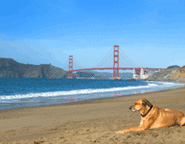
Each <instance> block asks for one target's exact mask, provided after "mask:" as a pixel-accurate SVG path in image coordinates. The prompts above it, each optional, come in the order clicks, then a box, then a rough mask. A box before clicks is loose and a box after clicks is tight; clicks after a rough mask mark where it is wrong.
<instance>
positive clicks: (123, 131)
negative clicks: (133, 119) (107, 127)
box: [116, 130, 127, 134]
mask: <svg viewBox="0 0 185 144" xmlns="http://www.w3.org/2000/svg"><path fill="white" fill-rule="evenodd" d="M126 132H127V130H122V131H117V132H116V133H121V134H124V133H126Z"/></svg>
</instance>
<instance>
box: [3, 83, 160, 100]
mask: <svg viewBox="0 0 185 144" xmlns="http://www.w3.org/2000/svg"><path fill="white" fill-rule="evenodd" d="M156 86H158V85H157V84H151V83H149V84H148V85H146V86H128V87H114V88H106V89H79V90H70V91H55V92H42V93H29V94H17V95H4V96H0V100H10V99H23V98H36V97H55V96H69V95H80V94H95V93H107V92H117V91H126V90H134V89H144V88H150V87H156Z"/></svg>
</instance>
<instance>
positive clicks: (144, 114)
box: [141, 105, 153, 117]
mask: <svg viewBox="0 0 185 144" xmlns="http://www.w3.org/2000/svg"><path fill="white" fill-rule="evenodd" d="M152 108H153V105H151V106H150V109H149V110H148V111H147V112H146V114H144V115H142V114H141V116H142V117H145V116H146V115H147V114H148V113H149V112H150V111H151V109H152Z"/></svg>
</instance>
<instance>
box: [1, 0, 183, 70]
mask: <svg viewBox="0 0 185 144" xmlns="http://www.w3.org/2000/svg"><path fill="white" fill-rule="evenodd" d="M114 45H119V47H120V49H121V50H122V51H123V52H124V53H126V55H127V56H128V57H129V58H130V59H131V61H132V62H133V63H134V66H135V67H155V68H166V67H168V66H170V65H179V66H183V65H185V1H184V0H116V1H115V0H26V1H25V0H16V1H15V0H6V1H1V2H0V57H3V58H13V59H15V60H16V61H18V62H21V63H29V64H49V63H50V64H52V65H54V66H57V67H60V68H63V69H66V68H67V63H68V56H69V55H73V57H74V59H75V60H76V61H77V62H78V63H79V64H80V65H81V66H83V67H93V66H94V65H98V62H100V61H101V60H102V59H103V58H104V57H105V56H106V55H107V54H108V53H109V51H111V50H112V51H113V46H114ZM109 61H111V62H112V58H111V60H110V59H109V60H107V63H110V62H109ZM120 63H121V61H120ZM110 65H111V63H110ZM120 65H121V64H120ZM122 65H123V64H122ZM125 66H126V64H125Z"/></svg>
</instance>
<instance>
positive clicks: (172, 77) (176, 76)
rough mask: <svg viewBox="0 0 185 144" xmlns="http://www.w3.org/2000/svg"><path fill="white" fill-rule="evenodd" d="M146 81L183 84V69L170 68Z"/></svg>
mask: <svg viewBox="0 0 185 144" xmlns="http://www.w3.org/2000/svg"><path fill="white" fill-rule="evenodd" d="M148 80H152V81H174V82H175V81H176V82H185V67H183V68H180V67H179V66H170V67H168V68H167V69H164V70H163V71H160V72H156V73H154V74H153V75H152V76H151V77H149V78H148Z"/></svg>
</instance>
